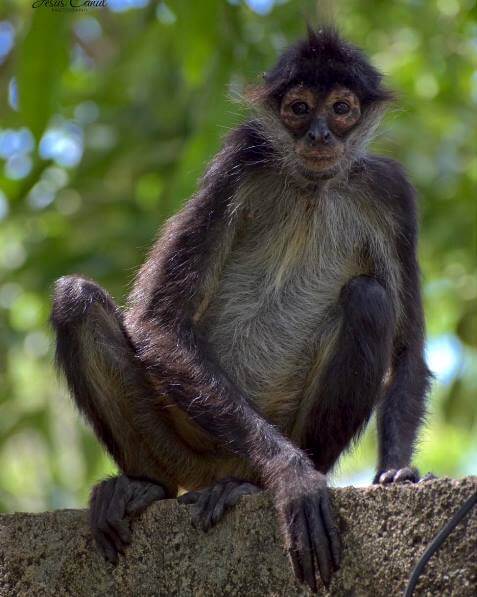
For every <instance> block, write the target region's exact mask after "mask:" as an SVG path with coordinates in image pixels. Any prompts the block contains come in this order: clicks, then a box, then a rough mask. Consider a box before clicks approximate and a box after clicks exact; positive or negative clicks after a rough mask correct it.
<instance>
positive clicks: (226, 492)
mask: <svg viewBox="0 0 477 597" xmlns="http://www.w3.org/2000/svg"><path fill="white" fill-rule="evenodd" d="M259 491H260V488H259V487H257V486H256V485H253V483H249V482H248V481H241V480H240V479H235V478H233V477H227V478H225V479H221V480H220V481H218V482H217V483H216V484H215V485H212V487H207V488H206V489H201V490H200V491H190V492H189V493H186V494H184V495H182V496H180V497H179V498H178V500H179V502H180V503H181V504H192V505H193V510H192V523H193V524H194V526H196V527H199V528H201V529H202V530H203V531H208V530H209V529H210V528H212V527H213V526H214V525H215V524H217V522H219V520H220V519H221V518H222V517H223V515H224V514H225V512H226V511H227V510H229V509H230V508H232V507H233V506H235V504H236V503H237V502H238V501H239V499H240V498H241V497H242V496H243V495H250V494H252V493H257V492H259Z"/></svg>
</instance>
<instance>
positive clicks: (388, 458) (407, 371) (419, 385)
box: [374, 344, 433, 484]
mask: <svg viewBox="0 0 477 597" xmlns="http://www.w3.org/2000/svg"><path fill="white" fill-rule="evenodd" d="M430 377H431V374H430V372H429V370H428V368H427V366H426V364H425V362H424V359H423V357H422V349H421V347H420V346H419V345H415V346H412V344H411V345H410V346H408V347H407V348H406V349H405V350H403V351H401V352H400V354H398V356H397V357H396V359H395V363H394V375H393V381H392V384H391V386H390V387H389V389H388V391H387V392H386V395H385V396H384V399H383V401H382V403H381V404H380V405H379V407H378V417H377V423H378V438H379V462H378V468H377V473H376V476H375V478H374V483H382V484H388V483H394V482H402V481H411V482H416V481H419V472H418V471H417V469H416V468H415V467H412V466H410V463H411V458H412V452H413V448H414V443H415V441H416V436H417V430H418V428H419V425H420V424H421V422H422V420H423V418H424V414H425V404H424V400H425V395H426V391H427V389H428V387H429V380H430ZM430 478H433V475H431V474H429V475H426V476H425V477H424V479H423V480H427V479H430Z"/></svg>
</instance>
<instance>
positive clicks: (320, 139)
mask: <svg viewBox="0 0 477 597" xmlns="http://www.w3.org/2000/svg"><path fill="white" fill-rule="evenodd" d="M360 117H361V107H360V102H359V99H358V97H357V96H356V94H355V93H353V92H352V91H351V90H350V89H348V88H346V87H343V86H342V85H335V86H334V87H333V88H332V89H331V90H330V91H327V92H325V93H323V92H321V93H320V92H319V91H317V90H315V89H311V88H309V87H305V86H304V85H297V86H295V87H292V88H291V89H289V90H288V91H287V93H286V94H285V95H284V97H283V99H282V101H281V105H280V118H281V120H282V122H283V124H284V126H285V127H286V129H287V130H288V131H289V132H290V133H291V135H292V137H293V140H294V150H295V153H296V155H297V157H298V159H299V161H300V163H301V165H302V167H303V169H304V170H305V171H308V172H310V173H316V174H324V173H326V172H327V171H333V170H334V169H335V168H336V166H337V164H338V162H339V161H340V160H341V159H342V158H343V157H344V155H345V150H346V137H347V135H348V133H349V132H350V131H351V130H352V129H353V127H354V126H355V125H356V124H357V123H358V122H359V120H360Z"/></svg>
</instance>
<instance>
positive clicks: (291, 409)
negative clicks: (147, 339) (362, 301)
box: [203, 279, 345, 434]
mask: <svg viewBox="0 0 477 597" xmlns="http://www.w3.org/2000/svg"><path fill="white" fill-rule="evenodd" d="M344 282H345V280H343V283H344ZM321 286H322V288H321V300H320V299H319V298H318V297H320V284H319V281H317V280H313V279H310V280H309V285H307V286H306V287H305V288H300V289H296V288H295V289H293V292H289V293H287V292H286V291H284V292H283V293H281V294H278V295H271V296H267V297H263V295H262V296H261V295H260V294H258V295H255V296H256V298H257V300H256V302H255V303H252V302H251V300H250V298H251V296H253V295H252V293H247V292H246V288H245V287H242V292H236V293H235V296H234V299H233V303H232V301H231V298H230V294H229V293H228V292H225V293H219V295H218V296H217V297H216V299H215V300H214V302H213V303H212V304H211V306H210V309H209V311H208V313H207V314H206V316H205V318H204V322H203V329H204V328H205V333H206V336H207V338H208V340H209V344H210V346H211V348H212V350H213V352H214V356H215V358H216V359H217V360H218V361H219V363H220V365H221V366H222V367H223V369H224V370H225V371H226V372H227V373H228V375H229V376H230V377H231V379H232V380H233V381H234V382H235V383H236V384H237V385H238V386H239V387H240V388H241V389H242V390H243V392H244V393H245V394H246V395H247V396H248V397H249V398H250V399H251V400H252V402H253V403H254V404H255V405H256V406H257V407H258V409H259V410H260V411H261V412H262V414H263V415H264V416H265V417H266V418H267V419H268V420H270V421H271V422H272V423H274V424H275V425H277V426H278V427H279V428H280V429H281V430H282V432H284V433H286V434H290V433H291V430H292V428H293V423H294V420H295V417H296V413H297V411H298V409H299V407H300V404H301V402H302V400H303V399H304V397H305V396H306V393H307V391H308V387H309V386H311V385H312V384H313V383H314V377H316V375H317V371H318V368H319V365H320V363H321V362H322V360H323V358H324V355H325V353H326V351H327V347H328V345H329V344H330V343H331V342H332V338H333V337H334V335H335V333H336V331H337V330H338V329H339V319H338V318H336V317H334V315H333V316H330V313H331V312H332V311H333V307H334V306H335V305H336V303H337V300H338V295H339V289H340V288H341V281H340V282H339V283H338V284H335V286H336V288H334V289H331V288H329V287H325V285H321ZM224 294H227V295H228V296H227V297H226V296H224Z"/></svg>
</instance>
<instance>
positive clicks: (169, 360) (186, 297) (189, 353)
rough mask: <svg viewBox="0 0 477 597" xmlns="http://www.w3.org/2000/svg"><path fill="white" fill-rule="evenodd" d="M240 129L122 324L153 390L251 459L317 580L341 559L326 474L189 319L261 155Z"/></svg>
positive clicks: (298, 561) (164, 240) (153, 263)
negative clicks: (244, 388) (257, 405)
mask: <svg viewBox="0 0 477 597" xmlns="http://www.w3.org/2000/svg"><path fill="white" fill-rule="evenodd" d="M244 128H245V127H241V129H239V130H238V131H237V132H236V133H235V135H236V137H238V138H239V141H238V142H237V140H235V142H234V143H231V142H230V141H229V143H228V144H227V145H226V147H225V149H224V150H223V151H222V152H221V153H220V154H219V155H218V156H217V158H216V160H215V161H214V162H213V164H212V166H211V168H210V169H209V170H208V172H207V173H206V175H205V177H204V180H203V183H202V187H201V189H200V191H199V193H198V194H197V195H196V196H195V197H193V198H192V199H191V201H189V203H188V204H187V206H186V207H185V208H184V210H183V211H182V212H181V213H180V214H179V215H178V216H176V217H175V218H174V219H173V220H172V221H171V222H170V224H169V226H168V227H167V228H166V230H165V232H164V234H163V235H162V236H161V238H160V240H159V241H158V243H157V244H156V246H155V248H154V249H153V252H152V254H151V257H150V259H149V260H148V262H147V263H146V265H145V266H144V268H143V269H142V271H141V273H140V275H139V278H138V283H137V285H136V290H135V291H134V292H133V295H132V307H131V309H130V310H129V313H128V315H127V327H128V331H129V333H130V334H131V336H132V339H133V342H134V344H135V346H136V347H137V351H138V355H139V357H140V359H141V360H142V361H143V362H144V363H145V365H146V367H147V369H148V372H149V375H150V377H151V380H152V383H153V385H154V386H155V387H156V389H157V391H158V393H162V394H164V393H165V394H167V395H168V396H169V397H170V398H172V399H173V400H174V401H175V403H176V404H177V405H178V406H179V407H180V408H182V409H183V410H184V411H185V412H186V413H187V414H188V415H189V417H190V418H191V419H193V420H194V421H195V422H196V423H197V424H198V425H199V426H200V427H202V428H203V429H204V430H205V431H207V432H208V433H210V434H211V435H212V436H214V437H216V438H218V439H219V440H220V442H221V443H222V444H223V446H224V448H227V449H229V450H230V451H232V452H234V453H236V454H238V455H240V456H241V457H243V458H245V459H247V460H248V461H249V462H250V463H251V464H252V466H253V467H254V468H255V469H256V470H257V471H258V473H259V474H260V476H261V478H262V480H263V483H264V485H265V486H266V487H268V488H269V489H271V491H272V493H273V495H274V496H275V501H276V505H277V508H278V511H279V514H280V518H281V522H282V527H283V530H284V534H285V537H286V540H287V547H288V548H289V551H290V556H291V558H292V562H293V565H294V568H295V572H296V574H297V576H298V578H299V579H300V580H301V581H306V582H307V583H308V584H309V585H310V587H311V588H312V589H316V580H315V561H316V563H317V564H318V567H319V570H320V574H321V577H322V579H323V581H324V582H325V583H328V582H329V580H330V577H331V573H332V569H333V568H337V567H338V565H339V544H338V538H337V532H336V528H335V526H334V523H333V520H332V517H331V513H330V508H329V503H328V496H327V490H326V479H325V477H324V476H323V475H321V474H320V473H319V472H318V471H316V470H315V469H314V467H313V464H312V462H311V461H310V460H309V458H308V457H307V456H306V455H305V454H304V452H302V451H301V450H299V449H298V448H297V447H296V446H294V445H293V444H292V443H291V442H290V441H288V440H287V439H286V438H285V437H284V436H283V435H282V434H281V433H279V432H278V430H276V429H275V427H273V426H272V425H271V424H270V423H268V422H267V421H266V420H265V419H264V418H263V417H262V416H261V415H260V414H259V413H258V412H257V411H256V410H255V409H254V408H253V406H252V405H251V403H250V402H249V400H248V399H247V397H246V396H245V395H244V394H243V393H242V392H241V390H240V389H239V388H237V387H236V386H235V385H234V384H233V383H232V381H231V380H230V379H229V378H228V376H227V374H226V373H225V372H224V371H223V370H222V369H221V367H220V366H219V365H218V363H217V362H216V360H215V359H214V356H213V355H212V354H211V353H210V351H209V349H208V346H207V342H206V340H205V339H204V338H203V337H201V335H200V333H199V331H198V330H197V327H196V325H195V323H194V322H195V319H196V318H197V313H198V312H200V311H201V310H202V308H203V305H204V303H205V304H206V303H207V300H208V296H209V295H210V294H211V293H212V292H213V289H214V280H215V278H216V277H217V276H218V275H219V273H220V272H219V271H218V270H220V267H221V265H220V264H221V263H223V261H224V260H225V255H226V254H227V252H228V250H229V249H230V246H231V243H232V240H233V235H234V227H235V225H236V223H235V219H236V217H237V213H238V211H237V209H236V208H237V207H239V206H237V205H234V203H233V199H234V195H236V191H237V188H238V186H239V185H240V184H242V183H243V181H244V179H245V178H246V177H247V176H249V175H250V174H251V172H252V171H253V170H254V168H255V166H254V165H253V164H254V163H255V162H263V161H264V160H266V151H267V150H266V148H265V147H264V141H263V139H256V138H251V137H250V134H249V132H247V131H246V134H245V133H243V130H244ZM241 131H242V133H241ZM250 152H253V159H251V158H250ZM257 154H258V155H257ZM251 164H252V165H251ZM150 433H153V432H150ZM147 440H148V441H150V442H154V441H160V438H159V437H158V438H154V437H149V438H147Z"/></svg>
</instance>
